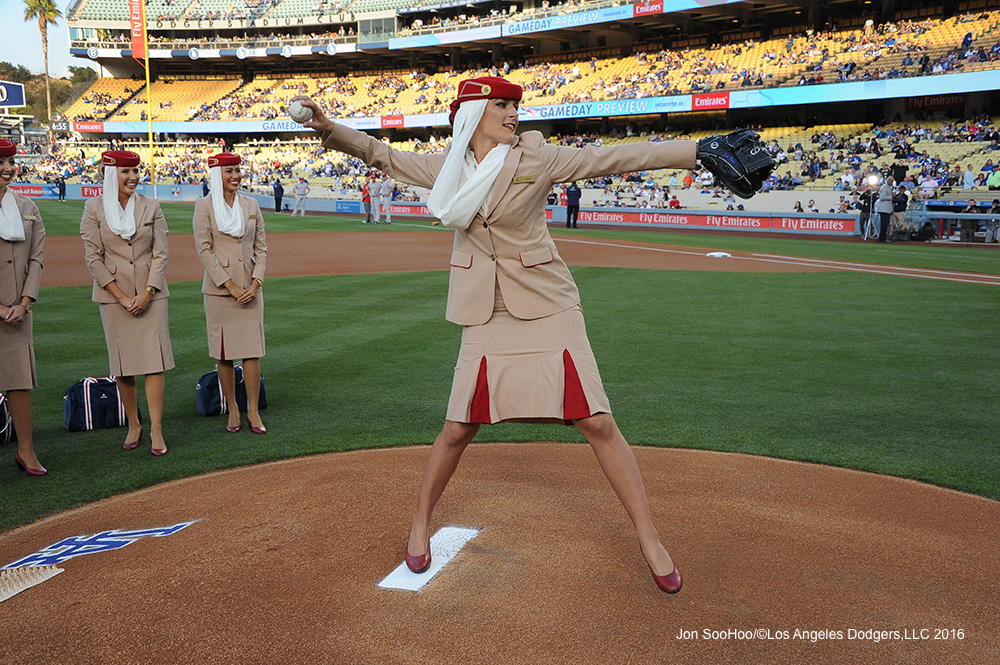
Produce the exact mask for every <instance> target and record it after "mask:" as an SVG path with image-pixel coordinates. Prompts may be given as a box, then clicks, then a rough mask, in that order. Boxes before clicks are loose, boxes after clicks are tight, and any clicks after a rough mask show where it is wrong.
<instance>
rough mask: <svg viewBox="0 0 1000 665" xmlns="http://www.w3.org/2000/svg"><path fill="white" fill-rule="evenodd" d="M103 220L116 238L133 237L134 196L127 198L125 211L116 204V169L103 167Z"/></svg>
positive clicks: (127, 238) (114, 167)
mask: <svg viewBox="0 0 1000 665" xmlns="http://www.w3.org/2000/svg"><path fill="white" fill-rule="evenodd" d="M104 219H106V220H107V222H108V228H109V229H111V232H112V233H114V234H115V235H116V236H121V237H122V238H124V239H125V240H129V239H130V238H131V237H132V236H134V235H135V194H133V195H132V196H130V197H128V203H126V204H125V209H124V210H123V209H122V206H121V204H120V203H119V202H118V167H116V166H105V167H104Z"/></svg>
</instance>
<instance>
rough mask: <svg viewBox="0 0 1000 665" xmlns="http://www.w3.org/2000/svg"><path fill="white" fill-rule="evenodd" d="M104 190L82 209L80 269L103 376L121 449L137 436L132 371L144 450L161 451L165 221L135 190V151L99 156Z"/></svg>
mask: <svg viewBox="0 0 1000 665" xmlns="http://www.w3.org/2000/svg"><path fill="white" fill-rule="evenodd" d="M101 164H102V165H103V167H104V193H103V194H101V195H100V196H96V197H94V198H92V199H89V200H88V201H87V203H86V204H85V205H84V207H83V219H82V220H80V235H81V236H83V246H84V258H85V260H86V262H87V270H89V271H90V274H91V276H92V277H93V278H94V290H93V300H94V302H97V303H100V306H101V322H102V323H103V324H104V338H105V341H106V342H107V345H108V361H109V364H110V365H111V374H112V375H113V376H115V377H117V382H118V392H119V394H120V395H121V400H122V404H123V406H124V407H125V413H126V414H127V415H128V436H127V438H126V439H125V443H123V444H122V448H123V449H125V450H133V449H135V448H137V447H138V446H139V444H140V443H141V442H142V434H143V432H142V423H140V422H139V393H138V386H137V384H136V378H135V377H136V376H138V375H140V374H143V375H145V377H146V378H145V382H146V402H147V404H148V406H149V440H150V448H149V451H150V452H151V453H152V454H153V455H156V456H157V457H160V456H163V455H166V454H167V444H166V442H165V441H164V440H163V429H162V420H163V396H164V391H165V390H166V376H165V374H164V373H165V372H166V371H167V370H168V369H173V367H174V352H173V348H172V347H171V345H170V328H169V325H168V323H167V297H168V296H169V295H170V292H169V291H168V290H167V220H166V219H165V218H164V217H163V211H162V210H160V204H159V202H158V201H157V200H156V199H153V198H150V197H148V196H143V195H142V194H138V193H136V191H135V190H136V187H137V186H138V184H139V155H137V154H135V153H134V152H129V151H127V150H109V151H107V152H105V153H103V154H102V155H101Z"/></svg>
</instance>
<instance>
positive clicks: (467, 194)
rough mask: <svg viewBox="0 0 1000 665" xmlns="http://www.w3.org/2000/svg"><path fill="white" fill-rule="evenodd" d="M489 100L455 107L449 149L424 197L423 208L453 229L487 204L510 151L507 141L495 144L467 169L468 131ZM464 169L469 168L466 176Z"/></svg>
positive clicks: (468, 221) (469, 220) (466, 224)
mask: <svg viewBox="0 0 1000 665" xmlns="http://www.w3.org/2000/svg"><path fill="white" fill-rule="evenodd" d="M489 102H490V100H488V99H477V100H474V101H471V102H464V103H463V104H462V105H461V106H459V107H458V113H456V114H455V130H454V131H453V132H452V139H451V149H450V150H449V151H448V156H447V157H445V160H444V166H443V167H441V172H440V173H438V177H437V180H435V181H434V189H432V190H431V194H430V196H429V197H427V209H428V210H430V211H431V214H433V215H434V216H435V217H437V218H438V219H440V220H441V223H442V224H444V225H445V226H447V227H450V228H453V229H462V230H465V229H467V228H469V224H471V223H472V219H473V218H474V217H475V216H476V213H477V212H478V211H479V209H480V208H482V207H483V206H484V204H487V203H488V202H487V200H486V199H487V197H488V196H489V195H490V192H492V191H493V183H494V182H496V179H497V176H498V175H499V174H500V169H501V168H502V167H503V162H504V160H505V159H507V153H508V152H510V144H509V143H499V144H497V146H496V147H495V148H493V149H492V150H490V152H489V154H487V155H486V157H485V158H484V159H483V161H482V162H480V163H479V164H478V166H475V167H474V168H470V167H471V165H467V164H466V154H465V153H466V152H467V151H468V149H469V141H471V140H472V134H473V133H474V132H475V131H476V128H477V127H478V126H479V121H480V119H482V117H483V112H484V111H485V110H486V105H487V104H488V103H489ZM474 161H475V160H473V162H474ZM467 169H470V170H472V171H473V173H472V174H471V175H468V179H466V176H467Z"/></svg>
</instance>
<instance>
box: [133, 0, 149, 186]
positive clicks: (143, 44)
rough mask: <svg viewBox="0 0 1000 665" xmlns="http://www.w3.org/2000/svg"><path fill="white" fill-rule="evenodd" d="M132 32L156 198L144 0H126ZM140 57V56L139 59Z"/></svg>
mask: <svg viewBox="0 0 1000 665" xmlns="http://www.w3.org/2000/svg"><path fill="white" fill-rule="evenodd" d="M128 15H129V23H130V27H131V33H132V59H133V60H135V61H136V62H138V63H139V64H140V65H142V68H143V69H144V70H145V72H146V122H147V123H148V127H149V180H150V183H151V184H152V185H153V198H154V199H155V198H156V162H155V157H154V156H153V86H152V85H151V84H150V82H149V39H148V35H147V32H146V0H128ZM140 58H142V59H141V60H140Z"/></svg>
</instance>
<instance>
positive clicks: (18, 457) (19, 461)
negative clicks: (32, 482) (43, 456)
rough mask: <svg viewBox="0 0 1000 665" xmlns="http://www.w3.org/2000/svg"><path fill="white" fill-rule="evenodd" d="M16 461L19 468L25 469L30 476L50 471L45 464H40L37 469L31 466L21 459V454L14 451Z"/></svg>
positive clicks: (42, 474)
mask: <svg viewBox="0 0 1000 665" xmlns="http://www.w3.org/2000/svg"><path fill="white" fill-rule="evenodd" d="M14 463H15V464H17V468H19V469H20V470H21V471H24V472H25V473H27V474H28V475H29V476H44V475H45V474H47V473H48V470H47V469H46V468H45V467H44V466H40V467H38V468H37V469H32V468H31V467H30V466H28V465H27V464H25V463H24V460H22V459H21V455H19V454H18V453H14Z"/></svg>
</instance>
